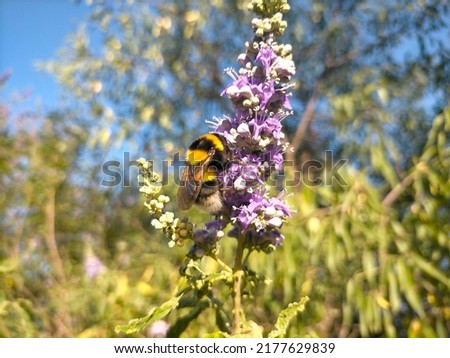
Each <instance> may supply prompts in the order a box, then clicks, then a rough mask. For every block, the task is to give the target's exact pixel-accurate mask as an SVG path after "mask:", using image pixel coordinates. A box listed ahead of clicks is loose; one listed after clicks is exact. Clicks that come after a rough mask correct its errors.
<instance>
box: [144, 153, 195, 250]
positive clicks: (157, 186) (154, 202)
mask: <svg viewBox="0 0 450 358" xmlns="http://www.w3.org/2000/svg"><path fill="white" fill-rule="evenodd" d="M137 164H138V166H139V170H140V175H139V185H140V188H139V191H140V192H141V193H142V194H143V195H144V196H145V197H146V199H147V200H146V202H145V204H144V205H145V206H146V207H147V208H148V211H149V213H150V214H152V215H154V216H155V218H154V219H153V220H152V222H151V224H152V226H153V227H154V228H155V229H157V230H162V231H163V233H164V234H165V235H166V236H167V238H168V239H169V246H170V247H173V246H175V245H177V246H183V244H184V241H185V240H187V239H192V233H193V230H194V225H193V224H192V223H191V222H189V221H188V219H186V218H183V219H180V218H177V217H175V214H174V213H173V212H171V211H165V210H164V209H165V205H166V204H167V203H169V201H170V198H169V197H168V196H166V195H160V194H159V192H160V191H161V183H160V181H159V176H158V175H157V174H156V173H154V172H153V168H152V163H151V162H147V161H146V160H145V159H142V158H140V159H138V160H137Z"/></svg>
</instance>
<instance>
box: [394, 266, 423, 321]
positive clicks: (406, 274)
mask: <svg viewBox="0 0 450 358" xmlns="http://www.w3.org/2000/svg"><path fill="white" fill-rule="evenodd" d="M396 267H397V276H398V281H399V283H400V288H401V289H402V291H403V292H404V294H405V297H406V299H407V301H408V303H409V304H410V305H411V307H412V308H413V309H414V310H415V311H416V312H417V313H418V314H419V316H420V317H425V312H424V310H423V307H422V302H421V300H420V296H419V294H418V292H417V286H416V284H415V280H414V277H413V275H412V272H411V270H410V269H409V267H408V266H407V265H406V263H405V261H404V260H403V259H402V258H399V259H398V261H397V265H396Z"/></svg>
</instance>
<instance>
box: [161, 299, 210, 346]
mask: <svg viewBox="0 0 450 358" xmlns="http://www.w3.org/2000/svg"><path fill="white" fill-rule="evenodd" d="M209 306H210V302H209V301H205V300H204V301H200V302H199V303H198V305H197V307H195V308H194V309H193V310H191V311H190V312H189V313H188V314H186V315H184V316H182V317H180V318H179V319H177V321H176V322H175V323H174V324H173V325H172V326H171V327H170V329H169V331H168V332H167V337H168V338H178V337H179V336H180V335H181V333H183V332H184V331H185V330H186V328H187V327H188V325H189V323H191V322H192V321H193V320H195V319H197V317H198V316H199V315H200V313H202V312H203V311H204V310H205V309H207V308H208V307H209Z"/></svg>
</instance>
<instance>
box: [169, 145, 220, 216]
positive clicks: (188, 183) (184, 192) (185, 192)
mask: <svg viewBox="0 0 450 358" xmlns="http://www.w3.org/2000/svg"><path fill="white" fill-rule="evenodd" d="M214 153H215V151H214V149H212V150H210V151H209V153H208V156H207V157H206V159H205V160H203V161H202V162H200V163H198V164H196V165H192V164H188V165H187V167H185V168H184V169H183V171H182V173H181V180H180V186H179V187H178V192H177V201H178V207H179V208H180V209H181V210H188V209H189V208H190V207H191V206H192V204H194V202H195V200H196V199H197V197H198V194H199V193H200V190H201V188H202V183H203V173H204V171H205V170H206V168H207V167H208V164H209V162H210V161H211V158H212V157H213V155H214Z"/></svg>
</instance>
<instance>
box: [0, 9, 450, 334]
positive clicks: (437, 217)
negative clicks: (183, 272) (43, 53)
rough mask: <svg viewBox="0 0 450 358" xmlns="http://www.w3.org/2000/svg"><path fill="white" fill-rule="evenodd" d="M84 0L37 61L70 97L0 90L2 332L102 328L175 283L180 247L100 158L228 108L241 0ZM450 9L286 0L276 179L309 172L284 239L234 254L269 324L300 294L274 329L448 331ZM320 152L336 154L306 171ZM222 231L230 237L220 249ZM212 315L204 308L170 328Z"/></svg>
mask: <svg viewBox="0 0 450 358" xmlns="http://www.w3.org/2000/svg"><path fill="white" fill-rule="evenodd" d="M87 3H88V4H89V6H90V7H91V15H90V17H89V19H87V21H86V23H85V24H84V25H83V26H80V29H79V31H78V32H77V33H75V34H73V35H72V36H71V37H69V38H68V39H67V42H66V44H65V46H64V47H63V49H62V50H61V52H60V55H59V57H58V59H55V60H54V61H52V62H49V63H45V64H44V63H43V64H41V67H43V68H45V69H46V70H47V71H49V72H51V73H52V74H54V75H55V77H56V78H57V79H58V80H59V81H60V82H61V83H62V84H63V85H64V86H65V88H66V95H67V98H69V99H70V100H69V101H68V103H65V104H64V105H61V107H60V108H58V109H56V110H53V111H51V112H49V113H43V111H42V110H38V109H34V108H33V107H34V106H33V105H30V104H29V103H27V100H26V98H24V99H21V98H16V97H12V96H9V97H8V96H4V97H2V99H1V102H0V131H1V136H0V170H1V177H0V185H1V190H0V236H1V237H0V240H1V241H0V242H1V245H0V287H1V290H0V336H1V337H65V336H67V337H71V336H76V337H111V336H116V333H115V331H114V327H115V326H117V325H120V324H123V323H125V322H127V321H128V320H130V319H132V318H135V317H143V316H145V315H147V314H148V312H149V311H150V310H151V309H152V308H154V307H155V306H157V305H159V304H160V303H161V302H165V301H167V300H168V299H169V297H171V294H172V293H173V292H174V291H175V290H176V282H177V281H178V277H179V275H178V267H179V266H180V263H181V261H182V259H183V257H184V254H185V252H184V250H183V249H179V248H176V249H171V250H169V249H168V248H167V244H166V242H165V241H164V240H162V238H161V237H159V236H157V235H154V233H153V232H152V231H151V230H150V229H149V223H148V219H149V218H148V217H147V215H146V210H145V209H144V207H143V205H142V203H140V202H139V199H138V189H137V188H136V187H135V186H134V187H133V186H131V187H126V186H123V185H122V186H120V187H116V188H114V190H107V189H108V188H106V187H104V186H102V185H101V182H100V180H101V179H100V174H99V172H100V168H101V164H99V163H101V162H102V160H104V153H105V152H106V151H107V150H108V149H109V148H110V147H111V146H112V145H114V144H118V145H120V144H122V143H124V142H128V143H133V144H135V145H137V146H138V148H139V149H140V152H139V156H142V155H144V156H146V157H147V158H148V159H154V160H156V159H157V155H159V154H157V153H160V152H159V149H160V148H162V149H166V150H168V151H169V152H170V151H175V150H177V149H180V148H183V147H184V145H186V144H188V143H189V142H190V141H191V140H192V138H194V137H196V136H197V135H198V134H199V133H202V132H204V131H205V125H204V119H206V118H210V117H212V116H213V115H221V114H222V113H226V111H227V108H225V107H224V103H225V102H226V101H224V100H221V98H220V92H221V91H222V90H223V88H224V87H225V85H226V83H227V82H226V81H227V79H226V78H225V76H223V74H222V70H223V68H225V67H227V66H233V65H234V59H235V58H237V55H238V54H239V52H241V50H242V45H243V42H244V41H245V40H244V39H246V38H248V35H249V34H250V31H251V30H250V25H249V24H250V19H249V17H248V16H249V14H248V13H247V12H246V11H244V9H245V6H246V2H245V1H235V2H230V1H220V0H214V1H204V0H198V1H184V2H179V1H165V2H164V3H163V2H159V3H157V2H151V5H149V2H147V1H140V0H127V1H125V0H124V1H108V2H107V1H87ZM449 6H450V5H449V4H448V2H442V1H438V0H430V1H412V2H411V1H406V0H396V1H379V2H376V3H375V2H371V1H347V0H343V1H325V0H322V1H307V0H305V1H293V2H292V3H291V12H290V13H289V16H288V18H287V21H288V24H289V26H288V28H287V30H286V33H285V35H284V37H283V42H285V43H291V44H292V47H293V49H294V53H293V58H294V60H295V62H296V64H297V66H298V71H297V73H298V75H297V76H298V78H297V80H298V86H297V89H296V90H295V91H294V97H293V98H292V102H293V106H294V116H291V117H290V118H289V119H287V120H286V122H285V128H286V131H287V133H288V137H289V140H290V142H291V145H292V146H293V148H294V151H293V152H292V154H290V158H288V159H289V160H292V161H294V162H295V166H294V167H291V168H286V173H285V175H286V176H287V177H289V176H291V175H294V169H296V170H297V174H296V175H297V176H300V178H302V179H303V185H298V186H296V187H294V188H292V187H290V188H287V189H288V190H289V191H291V192H292V193H293V195H292V196H291V203H292V206H293V207H294V208H296V209H297V213H296V214H295V216H294V217H293V218H292V219H291V221H290V222H289V223H288V224H287V225H285V227H284V228H283V233H284V234H285V236H286V240H285V243H284V246H283V247H282V248H281V249H279V250H278V251H276V252H274V253H273V254H271V255H252V256H251V257H250V258H249V261H248V266H249V268H251V269H253V270H254V271H255V272H257V273H258V275H260V274H264V275H265V277H266V278H263V277H258V279H255V285H256V287H255V289H256V292H255V293H249V296H247V297H246V299H245V301H244V304H245V305H246V311H247V312H251V313H250V315H253V316H254V317H253V318H254V321H257V322H262V323H263V326H264V329H265V331H266V332H271V331H273V329H274V324H275V322H276V317H277V314H278V312H280V311H281V310H282V309H283V308H285V307H287V306H288V304H289V303H290V302H292V301H298V300H299V299H300V297H303V296H308V297H309V298H310V301H309V302H308V303H307V305H306V308H305V311H304V312H303V313H302V315H301V316H300V317H299V318H298V319H297V321H295V320H294V322H293V323H291V325H290V326H289V328H288V336H320V337H329V336H330V337H337V336H339V337H360V336H365V337H366V336H367V337H379V336H381V337H385V336H387V337H448V336H449V334H450V302H449V301H450V299H449V297H450V282H449V280H450V279H449V277H450V224H449V223H450V204H449V203H450V178H449V173H450V145H449V139H450V109H449V103H448V99H449V98H450V86H449V79H450V73H449V71H450V68H449V63H450V62H449V59H450V50H449V46H448V43H447V39H448V35H449V22H448V19H449V18H450V9H449ZM6 80H7V78H6V77H5V76H2V78H1V80H0V81H1V85H3V84H4V82H5V81H6ZM21 101H25V105H23V104H21V105H19V103H20V102H21ZM18 102H19V103H18ZM30 107H31V108H32V109H21V108H30ZM328 149H330V150H333V153H334V161H335V163H336V162H337V161H338V160H339V159H341V158H345V159H348V162H347V163H346V164H345V165H344V166H343V167H342V168H340V169H339V171H338V172H337V173H336V171H335V170H333V165H334V164H335V163H334V164H333V163H327V162H325V163H326V165H325V167H324V169H323V170H321V171H319V172H314V175H312V176H313V177H311V171H310V170H309V169H311V162H310V160H311V159H324V158H325V150H328ZM137 156H138V155H137ZM337 174H339V175H340V176H341V179H342V180H343V181H344V185H342V182H341V183H339V182H338V181H337V180H336V175H337ZM333 178H334V180H333ZM305 182H307V183H308V184H309V185H304V183H305ZM314 183H316V184H317V185H314ZM319 183H321V185H319ZM133 185H136V183H133ZM174 190H175V188H174V186H173V185H169V186H168V188H167V190H166V191H168V192H173V191H174ZM191 218H195V219H196V221H198V222H199V223H201V222H202V220H203V219H204V218H205V214H202V213H197V212H194V211H193V212H192V216H191ZM234 244H235V243H234V242H233V240H230V239H224V240H223V243H222V247H221V249H222V250H223V253H224V254H225V255H227V254H228V253H230V251H231V247H232V246H233V245H234ZM202 264H203V265H204V266H205V269H207V268H208V266H209V265H215V263H214V262H210V261H205V262H203V263H202ZM255 275H256V273H255ZM263 283H264V284H263ZM180 314H182V313H180ZM179 318H180V317H178V316H176V315H169V316H168V318H167V319H168V321H169V323H171V322H175V321H176V320H177V319H179ZM249 318H251V319H252V317H249ZM216 320H219V321H220V317H216V312H215V311H214V308H211V307H205V309H204V311H203V312H202V313H201V314H200V315H199V316H198V318H197V319H196V320H195V323H194V322H193V323H191V324H190V325H189V326H188V327H186V330H185V332H184V333H183V335H184V336H201V335H203V334H205V333H207V332H212V331H213V328H212V327H213V326H214V325H215V321H216ZM140 335H143V336H145V335H153V333H152V332H151V331H144V332H141V333H140Z"/></svg>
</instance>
